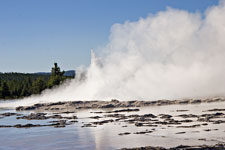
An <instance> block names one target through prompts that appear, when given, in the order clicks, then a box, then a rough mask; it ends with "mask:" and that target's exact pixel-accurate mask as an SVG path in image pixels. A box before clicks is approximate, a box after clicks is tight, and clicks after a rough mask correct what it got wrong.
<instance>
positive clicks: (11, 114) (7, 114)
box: [0, 112, 17, 117]
mask: <svg viewBox="0 0 225 150" xmlns="http://www.w3.org/2000/svg"><path fill="white" fill-rule="evenodd" d="M15 115H17V113H10V112H6V113H2V114H0V116H4V117H10V116H15Z"/></svg>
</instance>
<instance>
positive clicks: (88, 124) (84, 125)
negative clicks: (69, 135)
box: [81, 123, 97, 128]
mask: <svg viewBox="0 0 225 150" xmlns="http://www.w3.org/2000/svg"><path fill="white" fill-rule="evenodd" d="M81 127H82V128H85V127H97V126H94V125H92V124H90V123H87V124H83V126H81Z"/></svg>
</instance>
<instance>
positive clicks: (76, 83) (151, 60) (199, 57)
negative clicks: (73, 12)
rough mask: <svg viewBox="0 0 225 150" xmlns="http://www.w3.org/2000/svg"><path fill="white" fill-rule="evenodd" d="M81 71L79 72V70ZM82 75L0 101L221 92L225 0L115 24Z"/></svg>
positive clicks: (224, 64)
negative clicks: (201, 8) (197, 9)
mask: <svg viewBox="0 0 225 150" xmlns="http://www.w3.org/2000/svg"><path fill="white" fill-rule="evenodd" d="M80 72H82V71H80ZM85 72H86V77H85V79H84V77H83V76H82V75H81V74H82V73H79V72H78V75H77V77H76V79H74V80H72V81H71V82H69V83H67V84H65V85H63V86H61V87H59V88H56V89H54V90H46V91H44V93H43V94H42V95H41V96H37V97H30V98H26V99H24V100H22V101H17V102H13V103H5V104H1V105H3V106H11V107H13V106H18V105H30V104H34V103H38V102H53V101H68V100H109V99H112V98H117V99H120V100H133V99H138V100H150V99H176V98H187V97H208V96H210V97H211V96H224V95H225V3H224V1H221V2H220V4H219V5H218V6H213V7H210V8H208V9H207V11H206V12H205V14H204V15H202V14H200V13H189V12H187V11H183V10H177V9H172V8H168V9H167V10H166V11H162V12H159V13H157V14H156V15H152V14H151V15H149V17H147V18H141V19H139V20H138V21H137V22H129V21H127V22H125V23H124V24H115V25H113V26H112V28H111V35H110V40H109V43H108V44H107V45H106V47H105V48H104V49H103V52H102V53H101V54H100V56H98V57H96V56H95V54H94V53H93V52H92V60H91V65H90V66H89V67H88V68H87V69H86V70H85Z"/></svg>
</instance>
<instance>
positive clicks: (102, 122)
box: [92, 119, 113, 125]
mask: <svg viewBox="0 0 225 150" xmlns="http://www.w3.org/2000/svg"><path fill="white" fill-rule="evenodd" d="M109 122H113V120H112V119H110V120H103V121H97V122H92V124H95V125H103V124H105V123H109Z"/></svg>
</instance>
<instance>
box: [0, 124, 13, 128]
mask: <svg viewBox="0 0 225 150" xmlns="http://www.w3.org/2000/svg"><path fill="white" fill-rule="evenodd" d="M11 127H13V126H11V125H0V128H11Z"/></svg>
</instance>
